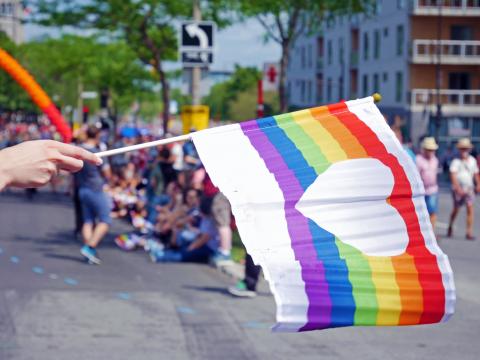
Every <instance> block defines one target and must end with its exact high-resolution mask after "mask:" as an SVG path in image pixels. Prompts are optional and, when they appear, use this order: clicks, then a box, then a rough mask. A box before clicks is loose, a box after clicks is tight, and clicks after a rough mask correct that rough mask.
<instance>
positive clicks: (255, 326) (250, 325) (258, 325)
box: [242, 321, 272, 329]
mask: <svg viewBox="0 0 480 360" xmlns="http://www.w3.org/2000/svg"><path fill="white" fill-rule="evenodd" d="M242 326H243V327H244V328H248V329H268V328H270V327H272V324H269V323H264V322H259V321H248V322H246V323H243V324H242Z"/></svg>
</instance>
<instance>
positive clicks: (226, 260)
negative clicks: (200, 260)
mask: <svg viewBox="0 0 480 360" xmlns="http://www.w3.org/2000/svg"><path fill="white" fill-rule="evenodd" d="M210 264H212V265H213V266H215V267H216V268H218V267H223V266H229V265H232V264H233V260H232V257H231V256H230V254H228V255H225V254H223V253H221V252H217V253H216V254H215V255H214V256H213V257H212V258H211V259H210Z"/></svg>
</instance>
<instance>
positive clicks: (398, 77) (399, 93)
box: [395, 71, 403, 102]
mask: <svg viewBox="0 0 480 360" xmlns="http://www.w3.org/2000/svg"><path fill="white" fill-rule="evenodd" d="M402 100H403V74H402V73H401V72H400V71H398V72H397V73H396V74H395V101H396V102H402Z"/></svg>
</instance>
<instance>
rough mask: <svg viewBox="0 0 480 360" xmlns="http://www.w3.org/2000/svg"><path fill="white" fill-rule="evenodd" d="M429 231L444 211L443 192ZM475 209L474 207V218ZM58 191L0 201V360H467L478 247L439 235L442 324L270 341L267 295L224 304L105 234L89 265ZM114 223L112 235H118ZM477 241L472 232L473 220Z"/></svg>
mask: <svg viewBox="0 0 480 360" xmlns="http://www.w3.org/2000/svg"><path fill="white" fill-rule="evenodd" d="M440 206H441V213H440V227H439V230H438V231H439V232H444V231H445V229H444V227H445V223H446V220H447V217H448V211H449V210H450V206H451V205H450V198H449V196H448V194H442V196H441V201H440ZM478 211H480V208H479V207H478V199H477V214H478ZM72 224H73V211H72V206H71V203H70V201H69V200H68V198H67V197H66V196H64V195H52V194H48V193H40V194H39V196H37V198H35V199H34V201H29V200H27V199H26V198H25V197H24V196H23V193H20V194H19V193H7V194H5V193H4V194H1V195H0V248H1V253H0V359H1V360H8V359H15V360H16V359H21V360H27V359H32V360H33V359H35V360H43V359H45V360H51V359H70V360H75V359H81V360H90V359H93V360H95V359H102V360H103V359H115V360H122V359H125V360H126V359H129V360H130V359H382V360H384V359H402V360H405V359H435V360H439V359H478V358H479V355H478V354H479V352H480V340H479V333H480V286H479V285H480V284H479V282H480V278H479V270H480V265H479V264H480V259H479V256H480V240H479V241H476V242H468V241H466V240H464V214H463V213H462V215H461V218H460V219H459V222H458V226H457V228H456V234H457V237H454V238H453V239H441V240H440V246H441V247H442V249H443V250H444V251H445V252H446V253H447V254H448V255H449V257H450V259H451V263H452V267H453V269H454V272H455V281H456V285H457V289H458V301H457V312H456V314H455V315H454V317H453V318H452V319H451V320H450V321H449V322H448V323H445V324H440V325H433V326H418V327H403V328H394V327H390V328H362V327H358V328H344V329H335V330H325V331H317V332H311V333H301V334H272V333H271V332H270V331H269V327H270V326H271V325H272V323H273V321H274V311H275V305H274V301H273V298H272V296H271V295H270V294H269V293H268V287H267V286H266V284H265V283H264V282H262V284H261V286H260V296H258V297H257V298H255V299H235V298H232V297H230V296H229V295H228V294H227V293H226V292H225V288H226V287H227V286H228V285H230V284H231V283H232V279H230V278H228V277H227V276H226V275H224V274H222V273H220V272H219V271H217V270H215V269H213V268H211V267H209V266H206V265H192V264H152V263H150V262H149V260H148V258H147V256H146V255H145V253H143V252H141V251H138V252H134V253H126V252H122V251H121V250H119V249H118V248H116V247H115V245H114V244H113V241H112V237H109V238H108V239H107V240H106V241H105V243H104V244H102V246H101V248H100V255H101V257H102V259H103V262H104V263H103V264H102V265H101V266H88V265H86V264H85V263H83V261H82V259H81V257H80V255H79V248H80V243H79V241H78V240H75V238H74V237H73V234H72ZM128 229H129V228H128V226H127V225H126V224H123V223H121V222H115V224H114V227H113V231H112V233H113V234H118V233H120V232H122V231H126V230H128ZM476 233H477V234H479V235H480V216H477V223H476Z"/></svg>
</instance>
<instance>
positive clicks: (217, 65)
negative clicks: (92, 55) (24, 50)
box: [25, 19, 280, 71]
mask: <svg viewBox="0 0 480 360" xmlns="http://www.w3.org/2000/svg"><path fill="white" fill-rule="evenodd" d="M25 34H26V38H27V40H31V39H34V38H36V37H39V36H42V35H45V34H49V35H51V36H56V35H58V34H59V31H58V30H51V29H49V30H47V29H45V28H41V27H39V26H35V25H26V27H25ZM263 35H264V31H263V29H262V27H261V25H259V24H258V23H257V22H256V20H254V19H251V20H248V21H246V22H245V23H240V24H235V25H232V26H231V27H229V28H227V29H224V30H221V31H219V32H218V33H217V36H216V46H215V54H214V64H213V65H212V66H211V69H212V70H225V71H229V70H233V68H234V65H235V64H239V65H241V66H255V67H257V68H259V69H263V64H264V63H265V62H275V61H278V60H279V59H280V45H278V44H277V43H275V42H272V41H271V42H268V43H265V42H264V40H263ZM168 67H169V68H176V67H179V64H169V66H168Z"/></svg>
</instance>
